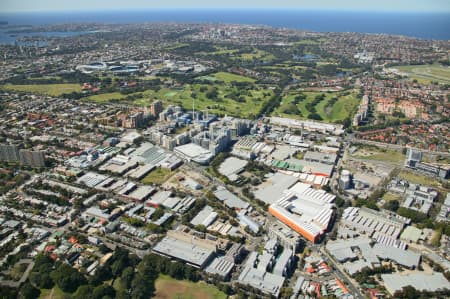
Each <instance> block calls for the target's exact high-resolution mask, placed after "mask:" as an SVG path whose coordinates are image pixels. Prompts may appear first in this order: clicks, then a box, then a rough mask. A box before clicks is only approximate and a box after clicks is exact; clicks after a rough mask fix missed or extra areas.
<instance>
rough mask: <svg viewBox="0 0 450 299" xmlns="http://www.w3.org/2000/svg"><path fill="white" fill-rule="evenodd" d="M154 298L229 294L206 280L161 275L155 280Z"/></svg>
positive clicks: (220, 298)
mask: <svg viewBox="0 0 450 299" xmlns="http://www.w3.org/2000/svg"><path fill="white" fill-rule="evenodd" d="M155 288H156V292H155V296H154V297H153V299H225V298H227V296H226V295H225V294H224V293H222V292H221V291H219V290H218V289H217V288H216V287H214V286H212V285H208V284H206V283H204V282H196V283H194V282H190V281H187V280H176V279H174V278H172V277H170V276H167V275H159V277H158V279H157V280H156V282H155Z"/></svg>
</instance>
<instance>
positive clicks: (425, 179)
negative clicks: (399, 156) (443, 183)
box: [398, 170, 440, 187]
mask: <svg viewBox="0 0 450 299" xmlns="http://www.w3.org/2000/svg"><path fill="white" fill-rule="evenodd" d="M398 177H399V178H401V179H404V180H407V181H409V182H411V183H414V184H421V185H427V186H434V187H440V183H439V181H438V180H436V179H434V178H432V177H429V176H424V175H420V174H417V173H414V172H412V171H407V170H403V171H401V172H400V173H399V174H398Z"/></svg>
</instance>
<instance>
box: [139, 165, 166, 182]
mask: <svg viewBox="0 0 450 299" xmlns="http://www.w3.org/2000/svg"><path fill="white" fill-rule="evenodd" d="M172 174H173V173H172V171H170V170H168V169H165V168H157V169H155V170H153V171H152V172H150V173H149V174H147V176H146V177H145V178H143V179H142V183H144V184H157V185H161V184H162V183H164V182H166V181H167V180H168V179H169V178H170V177H171V176H172Z"/></svg>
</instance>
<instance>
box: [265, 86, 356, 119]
mask: <svg viewBox="0 0 450 299" xmlns="http://www.w3.org/2000/svg"><path fill="white" fill-rule="evenodd" d="M302 93H303V94H304V95H305V96H306V99H305V100H303V101H301V102H299V103H298V104H297V105H296V106H297V108H298V110H299V111H300V114H287V113H285V109H286V108H287V107H288V106H289V105H291V104H292V103H293V101H294V99H295V97H296V96H298V95H299V94H300V93H299V92H292V93H290V94H288V95H287V96H286V97H284V98H283V100H282V104H281V105H280V107H278V108H277V109H275V110H274V112H273V113H272V115H280V116H285V117H289V118H297V119H301V118H308V116H309V114H310V112H309V111H308V110H307V109H306V107H307V105H308V103H311V102H313V101H314V98H315V97H316V96H318V95H320V94H324V95H325V99H324V100H323V101H321V102H319V103H318V104H317V105H316V106H315V108H316V111H317V113H318V114H319V115H320V116H321V117H322V119H323V120H324V121H329V122H337V121H342V120H344V119H346V118H347V117H351V116H352V115H353V113H354V112H355V110H356V108H357V106H358V104H359V101H360V100H359V99H358V98H357V91H356V90H353V91H351V92H350V94H348V95H346V94H345V93H344V92H342V91H339V92H326V93H323V92H309V91H308V92H302ZM335 97H336V98H338V100H337V101H336V102H335V103H334V104H331V103H330V101H331V100H332V99H333V98H335Z"/></svg>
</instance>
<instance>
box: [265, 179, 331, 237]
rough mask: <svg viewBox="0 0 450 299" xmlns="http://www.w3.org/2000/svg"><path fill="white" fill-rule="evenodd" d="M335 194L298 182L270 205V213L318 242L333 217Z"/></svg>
mask: <svg viewBox="0 0 450 299" xmlns="http://www.w3.org/2000/svg"><path fill="white" fill-rule="evenodd" d="M334 199H335V196H334V195H332V194H329V193H327V192H325V191H323V190H317V189H313V188H312V187H311V185H308V184H304V183H297V184H296V185H294V186H293V187H292V188H290V189H289V191H288V192H285V194H283V196H282V197H281V198H280V199H279V200H277V201H276V202H275V203H273V204H271V205H270V207H269V213H270V214H272V215H273V216H275V217H276V218H277V219H278V220H280V221H281V222H283V223H284V224H286V225H287V226H289V227H290V228H291V229H293V230H294V231H296V232H297V233H299V234H300V235H302V236H303V237H304V238H305V239H307V240H309V241H311V242H313V243H317V242H318V241H319V239H320V237H321V236H322V235H323V234H324V233H325V232H326V231H327V229H328V227H329V224H330V222H331V220H332V218H333V214H334V209H333V208H334V205H333V201H334Z"/></svg>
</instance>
